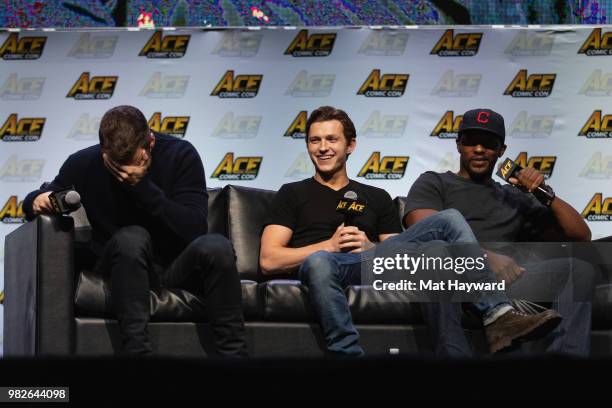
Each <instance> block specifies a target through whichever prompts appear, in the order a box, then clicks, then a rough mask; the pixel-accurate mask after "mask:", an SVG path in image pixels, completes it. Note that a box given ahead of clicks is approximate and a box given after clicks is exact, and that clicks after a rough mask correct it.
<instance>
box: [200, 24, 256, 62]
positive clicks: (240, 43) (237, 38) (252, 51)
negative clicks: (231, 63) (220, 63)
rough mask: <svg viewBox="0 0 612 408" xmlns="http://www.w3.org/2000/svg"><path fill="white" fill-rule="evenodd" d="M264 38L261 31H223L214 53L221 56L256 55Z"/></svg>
mask: <svg viewBox="0 0 612 408" xmlns="http://www.w3.org/2000/svg"><path fill="white" fill-rule="evenodd" d="M262 38H263V35H262V34H261V33H251V32H244V31H228V32H225V33H223V36H222V37H221V40H219V43H218V44H217V46H216V47H215V49H214V50H213V52H212V53H213V54H215V55H219V56H220V57H243V58H244V57H247V58H248V57H254V56H255V55H257V52H258V51H259V46H260V45H261V39H262Z"/></svg>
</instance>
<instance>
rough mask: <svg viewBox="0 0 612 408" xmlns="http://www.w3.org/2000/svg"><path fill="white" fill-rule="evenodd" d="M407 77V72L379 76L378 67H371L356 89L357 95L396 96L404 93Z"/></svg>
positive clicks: (408, 76)
mask: <svg viewBox="0 0 612 408" xmlns="http://www.w3.org/2000/svg"><path fill="white" fill-rule="evenodd" d="M409 78H410V75H409V74H384V75H382V76H381V75H380V69H373V70H372V72H371V73H370V75H368V77H367V78H366V80H365V81H364V82H363V84H362V85H361V87H360V88H359V90H358V91H357V95H363V96H365V97H368V98H369V97H382V98H388V97H391V98H398V97H400V96H402V95H404V92H405V91H406V86H407V85H408V79H409Z"/></svg>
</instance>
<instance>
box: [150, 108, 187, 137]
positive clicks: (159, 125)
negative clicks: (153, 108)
mask: <svg viewBox="0 0 612 408" xmlns="http://www.w3.org/2000/svg"><path fill="white" fill-rule="evenodd" d="M148 124H149V128H150V129H151V130H153V131H155V132H159V133H165V134H167V135H172V136H176V137H180V138H183V137H185V133H187V125H189V116H166V117H163V116H162V113H161V112H155V113H154V114H153V115H151V118H150V119H149V122H148Z"/></svg>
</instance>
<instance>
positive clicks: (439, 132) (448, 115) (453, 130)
mask: <svg viewBox="0 0 612 408" xmlns="http://www.w3.org/2000/svg"><path fill="white" fill-rule="evenodd" d="M462 120H463V115H457V116H455V111H446V112H445V113H444V115H442V118H440V120H439V121H438V123H437V124H436V127H434V129H433V130H432V131H431V133H430V134H429V136H434V137H438V138H440V139H456V138H457V136H458V135H459V125H460V124H461V121H462Z"/></svg>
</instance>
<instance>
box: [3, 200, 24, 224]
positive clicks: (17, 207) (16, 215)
mask: <svg viewBox="0 0 612 408" xmlns="http://www.w3.org/2000/svg"><path fill="white" fill-rule="evenodd" d="M0 222H2V223H4V224H23V223H25V222H26V218H25V213H24V212H23V200H21V201H17V196H16V195H13V196H10V197H9V199H8V200H6V202H5V203H4V206H3V207H2V209H1V210H0Z"/></svg>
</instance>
